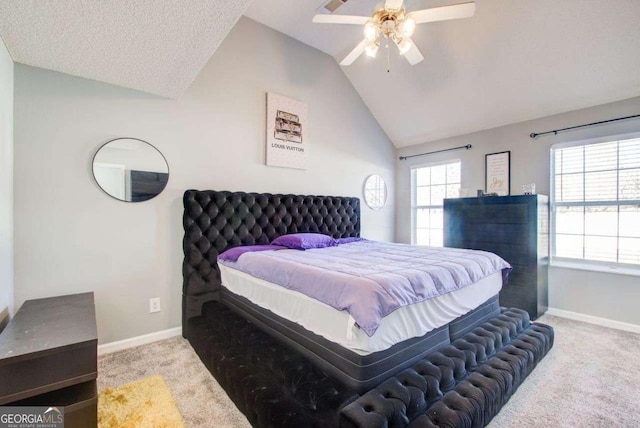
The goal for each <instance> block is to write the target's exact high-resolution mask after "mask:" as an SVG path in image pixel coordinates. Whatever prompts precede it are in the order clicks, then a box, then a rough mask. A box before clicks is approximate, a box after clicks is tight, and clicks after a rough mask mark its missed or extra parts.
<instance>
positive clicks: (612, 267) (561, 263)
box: [549, 257, 640, 276]
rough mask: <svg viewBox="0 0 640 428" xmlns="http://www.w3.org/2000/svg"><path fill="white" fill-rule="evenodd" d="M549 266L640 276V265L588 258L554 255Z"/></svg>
mask: <svg viewBox="0 0 640 428" xmlns="http://www.w3.org/2000/svg"><path fill="white" fill-rule="evenodd" d="M549 266H551V267H556V268H563V269H576V270H586V271H591V272H600V273H608V274H612V275H628V276H640V266H638V267H635V266H633V267H626V266H629V265H625V264H622V263H604V262H602V263H589V261H587V260H575V261H574V260H567V259H560V258H557V257H554V258H552V259H551V262H550V263H549Z"/></svg>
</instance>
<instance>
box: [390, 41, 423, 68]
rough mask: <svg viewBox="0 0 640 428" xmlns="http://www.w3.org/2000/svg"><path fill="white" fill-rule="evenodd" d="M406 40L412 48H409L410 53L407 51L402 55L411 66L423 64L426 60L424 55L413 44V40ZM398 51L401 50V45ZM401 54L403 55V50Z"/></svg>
mask: <svg viewBox="0 0 640 428" xmlns="http://www.w3.org/2000/svg"><path fill="white" fill-rule="evenodd" d="M405 40H406V41H408V42H409V43H410V44H411V47H410V48H409V50H408V51H406V52H405V53H404V54H402V55H404V57H405V58H406V59H407V61H409V64H411V65H416V64H417V63H419V62H421V61H422V60H423V59H424V57H423V56H422V53H420V49H418V47H417V46H416V44H415V43H413V40H411V39H405ZM396 45H398V43H397V42H396ZM398 49H400V45H398ZM401 53H402V50H401Z"/></svg>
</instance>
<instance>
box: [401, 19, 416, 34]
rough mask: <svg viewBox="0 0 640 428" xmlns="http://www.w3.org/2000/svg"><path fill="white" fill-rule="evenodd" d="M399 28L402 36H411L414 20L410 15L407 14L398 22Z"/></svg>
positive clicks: (413, 29)
mask: <svg viewBox="0 0 640 428" xmlns="http://www.w3.org/2000/svg"><path fill="white" fill-rule="evenodd" d="M400 28H401V31H402V35H403V36H404V37H411V36H413V33H414V32H415V31H416V21H415V19H413V18H412V17H411V16H408V17H407V18H406V19H405V20H404V21H402V23H401V24H400Z"/></svg>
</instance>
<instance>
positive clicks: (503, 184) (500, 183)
mask: <svg viewBox="0 0 640 428" xmlns="http://www.w3.org/2000/svg"><path fill="white" fill-rule="evenodd" d="M485 191H486V192H487V193H495V194H497V195H498V196H507V195H509V194H510V193H511V152H510V151H507V152H500V153H489V154H488V155H485Z"/></svg>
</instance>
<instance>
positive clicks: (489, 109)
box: [245, 0, 640, 147]
mask: <svg viewBox="0 0 640 428" xmlns="http://www.w3.org/2000/svg"><path fill="white" fill-rule="evenodd" d="M458 2H462V0H459V1H456V0H453V1H451V0H450V1H440V0H414V1H411V0H409V1H407V2H406V9H407V10H418V9H423V8H430V7H436V6H442V5H448V4H454V3H458ZM321 3H322V2H321V1H314V0H306V1H296V2H291V1H289V0H268V1H267V0H262V1H258V0H256V1H254V2H253V3H252V5H251V6H250V7H249V8H248V9H247V11H246V12H245V15H246V16H248V17H250V18H252V19H254V20H256V21H259V22H262V23H263V24H265V25H268V26H270V27H272V28H275V29H276V30H279V31H281V32H283V33H285V34H288V35H290V36H292V37H294V38H296V39H298V40H301V41H302V42H304V43H306V44H308V45H311V46H313V47H315V48H317V49H320V50H322V51H324V52H326V53H328V54H329V55H332V56H334V57H335V58H336V59H337V60H338V61H340V60H342V58H343V57H344V56H345V55H346V54H347V53H348V52H349V51H350V50H351V49H352V48H353V47H354V46H355V45H356V44H357V43H358V42H359V41H360V40H361V39H362V28H361V27H359V26H349V25H326V24H312V23H311V19H312V17H313V15H314V13H315V10H316V9H317V8H318V7H319V6H320V5H321ZM380 4H381V1H376V0H349V2H348V3H347V4H345V5H344V6H342V7H341V8H340V9H338V11H337V12H336V13H338V14H353V15H369V14H370V13H371V12H373V11H374V10H375V9H376V6H379V5H380ZM476 5H477V9H476V14H475V16H474V17H472V18H468V19H461V20H455V21H446V22H438V23H430V24H422V25H419V26H418V28H417V30H416V33H415V35H414V37H413V39H414V41H415V42H416V44H417V46H418V47H419V48H420V50H421V51H422V54H423V55H424V57H425V60H424V61H423V62H421V63H420V64H418V65H415V66H410V65H409V64H407V62H406V61H405V60H404V58H402V57H399V55H398V53H397V49H395V47H393V46H392V47H391V49H390V55H389V59H390V62H391V72H390V73H387V72H386V64H387V55H386V52H385V51H384V49H382V48H381V49H380V51H379V52H378V57H377V58H375V59H371V58H368V57H366V56H364V55H363V56H362V57H361V58H359V59H358V60H357V61H356V62H355V63H354V64H353V65H351V66H349V67H343V70H344V72H345V74H346V75H347V77H348V78H349V79H350V80H351V82H352V84H353V85H354V87H355V88H356V90H357V91H358V92H359V93H360V96H361V97H362V99H363V100H364V102H365V103H366V105H367V106H368V107H369V109H370V110H371V112H372V113H373V115H374V116H375V118H376V119H377V120H378V122H379V123H380V125H381V126H382V127H383V129H384V130H385V132H386V133H387V135H388V136H389V138H390V139H391V140H392V141H393V143H394V144H395V145H396V146H397V147H403V146H408V145H413V144H418V143H423V142H428V141H433V140H436V139H440V138H444V137H449V136H454V135H461V134H465V133H469V132H473V131H478V130H481V129H487V128H492V127H496V126H500V125H505V124H509V123H514V122H519V121H523V120H529V119H534V118H537V117H543V116H548V115H551V114H556V113H561V112H565V111H570V110H575V109H580V108H584V107H589V106H594V105H598V104H603V103H607V102H612V101H617V100H621V99H626V98H631V97H635V96H639V95H640V72H639V71H638V70H640V25H638V17H639V16H640V1H639V0H615V1H611V0H562V1H558V0H476ZM603 119H607V118H603Z"/></svg>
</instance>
